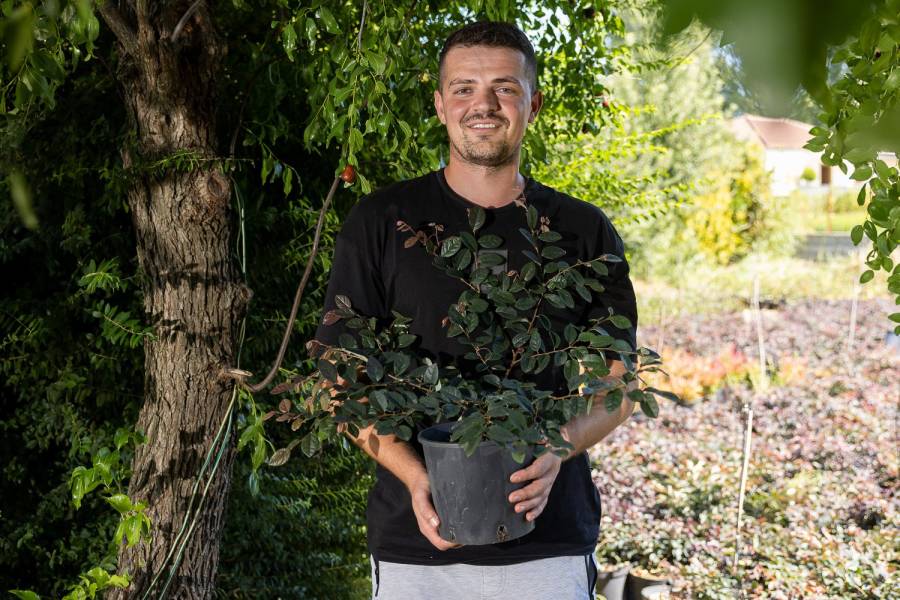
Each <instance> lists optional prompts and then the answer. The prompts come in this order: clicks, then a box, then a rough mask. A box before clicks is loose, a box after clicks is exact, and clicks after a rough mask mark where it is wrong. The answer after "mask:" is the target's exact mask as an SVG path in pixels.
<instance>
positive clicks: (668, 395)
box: [644, 387, 681, 402]
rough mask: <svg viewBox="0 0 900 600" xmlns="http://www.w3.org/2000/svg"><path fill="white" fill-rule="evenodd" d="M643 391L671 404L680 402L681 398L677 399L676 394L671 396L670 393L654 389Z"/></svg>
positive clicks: (649, 388)
mask: <svg viewBox="0 0 900 600" xmlns="http://www.w3.org/2000/svg"><path fill="white" fill-rule="evenodd" d="M644 391H645V392H649V393H651V394H655V395H657V396H661V397H663V398H665V399H667V400H671V401H672V402H681V398H679V397H678V396H677V395H676V394H673V393H672V392H667V391H664V390H658V389H656V388H654V387H646V388H644Z"/></svg>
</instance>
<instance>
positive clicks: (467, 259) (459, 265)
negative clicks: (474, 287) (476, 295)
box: [453, 248, 472, 271]
mask: <svg viewBox="0 0 900 600" xmlns="http://www.w3.org/2000/svg"><path fill="white" fill-rule="evenodd" d="M471 262H472V253H471V252H470V251H469V249H468V248H463V249H462V250H461V251H460V252H459V253H457V255H456V257H455V259H454V261H453V266H454V267H456V269H457V270H459V271H462V270H463V269H465V268H466V267H468V266H469V264H470V263H471Z"/></svg>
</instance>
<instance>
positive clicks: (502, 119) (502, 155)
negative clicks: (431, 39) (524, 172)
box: [434, 46, 543, 167]
mask: <svg viewBox="0 0 900 600" xmlns="http://www.w3.org/2000/svg"><path fill="white" fill-rule="evenodd" d="M443 75H444V77H443V81H442V82H441V89H440V90H437V91H435V92H434V107H435V110H436V111H437V115H438V118H439V119H440V120H441V123H443V124H444V125H445V126H446V127H447V135H448V137H449V138H450V152H451V154H453V155H455V157H456V158H457V159H459V160H462V161H463V162H467V163H470V164H474V165H479V166H484V167H499V166H503V165H506V164H508V163H510V162H513V161H517V160H518V156H519V148H520V147H521V145H522V138H523V137H524V135H525V129H526V128H527V126H528V124H529V123H531V122H533V121H534V118H535V116H537V113H538V111H539V110H540V108H541V103H542V102H543V97H542V94H541V92H532V90H531V85H530V83H529V82H528V75H527V72H526V68H525V56H524V55H523V54H522V53H521V52H519V51H517V50H513V49H512V48H494V47H490V46H470V47H461V46H456V47H454V48H452V49H451V50H450V51H449V52H448V53H447V55H446V56H445V57H444V73H443Z"/></svg>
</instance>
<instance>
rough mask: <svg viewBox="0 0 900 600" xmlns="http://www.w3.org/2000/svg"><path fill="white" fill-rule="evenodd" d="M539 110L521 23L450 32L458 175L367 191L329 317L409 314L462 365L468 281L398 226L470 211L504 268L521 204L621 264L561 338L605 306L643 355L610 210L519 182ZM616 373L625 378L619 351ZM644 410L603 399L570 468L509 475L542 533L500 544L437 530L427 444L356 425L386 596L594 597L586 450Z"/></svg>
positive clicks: (539, 463) (327, 330)
mask: <svg viewBox="0 0 900 600" xmlns="http://www.w3.org/2000/svg"><path fill="white" fill-rule="evenodd" d="M542 103H543V96H542V94H541V92H540V91H539V90H538V89H537V82H536V62H535V55H534V49H533V48H532V46H531V44H530V43H529V41H528V39H527V38H526V37H525V35H524V34H523V33H522V32H521V31H520V30H519V29H517V28H516V27H514V26H512V25H509V24H505V23H495V22H481V23H474V24H472V25H469V26H466V27H464V28H462V29H460V30H458V31H456V32H455V33H453V34H452V35H451V36H450V37H449V38H448V39H447V41H446V42H445V44H444V48H443V50H442V51H441V60H440V81H439V89H438V90H437V91H435V93H434V105H435V109H436V110H437V115H438V117H439V118H440V120H441V123H443V124H444V125H445V126H446V127H447V135H448V138H449V142H450V159H449V163H448V165H447V167H446V168H444V169H442V170H438V171H433V172H431V173H428V174H427V175H424V176H422V177H419V178H416V179H412V180H409V181H404V182H400V183H397V184H394V185H391V186H388V187H386V188H383V189H381V190H378V191H376V192H374V193H373V194H371V195H369V196H368V197H366V198H364V199H363V200H362V201H361V202H360V203H359V204H358V205H357V206H356V207H354V209H353V210H352V211H351V214H350V215H349V216H348V217H347V221H346V222H345V224H344V227H343V229H342V231H341V233H340V235H339V236H338V239H337V244H336V247H335V254H334V263H333V267H332V271H331V280H330V282H329V285H328V291H327V295H326V311H327V310H330V309H332V308H334V298H335V296H336V295H338V294H345V295H347V296H348V297H349V298H350V300H351V301H352V302H353V305H354V307H355V308H356V309H357V310H358V311H360V312H361V313H363V314H367V315H370V316H376V317H381V318H385V319H388V318H389V317H390V316H391V311H392V310H395V311H397V312H399V313H401V314H404V315H406V316H409V317H412V318H413V322H412V323H411V326H410V331H411V333H414V334H416V335H417V336H419V345H418V350H419V351H420V352H423V353H427V354H429V355H431V356H433V357H435V358H437V359H438V360H440V361H447V360H452V359H454V358H455V357H458V356H459V355H460V354H461V353H462V347H461V346H459V345H457V343H456V342H455V341H454V340H453V339H452V338H448V337H447V335H446V329H445V328H444V327H443V325H442V320H443V318H444V317H445V316H446V314H447V308H448V307H449V305H450V304H452V303H453V302H455V301H456V299H457V298H458V296H459V293H460V292H461V291H462V290H461V287H460V286H461V285H462V284H460V283H459V282H457V281H455V280H453V279H451V278H449V277H447V276H446V275H444V274H443V273H441V272H440V271H439V270H438V269H437V268H435V267H434V266H433V265H432V264H431V257H430V256H428V255H427V254H426V253H425V251H424V250H423V249H422V248H421V247H419V246H415V247H413V248H410V249H407V248H404V245H403V242H404V241H405V239H406V235H404V234H402V232H399V231H398V230H397V228H396V224H397V222H398V221H400V220H402V221H405V222H406V223H409V224H410V225H412V226H413V227H414V228H416V229H419V228H424V227H426V226H427V225H428V224H429V223H438V224H441V225H443V227H444V231H443V235H444V236H447V235H451V234H452V233H455V232H457V231H459V230H461V229H463V228H467V212H466V210H467V208H469V207H472V206H476V205H477V206H481V207H483V208H484V209H485V212H486V213H487V219H486V223H485V225H484V227H483V229H482V233H494V234H496V235H499V236H500V237H501V238H503V239H504V245H505V248H506V250H507V268H508V269H514V270H518V269H520V268H521V266H522V264H523V261H524V260H525V259H524V258H522V250H524V249H526V248H525V245H524V244H525V243H526V242H525V240H524V239H523V238H522V236H521V235H520V234H519V233H518V230H519V228H520V227H524V226H525V225H526V224H525V216H524V211H523V210H522V209H521V208H520V207H519V206H517V204H516V202H514V201H515V200H517V199H521V200H524V201H525V202H526V203H528V204H531V205H533V206H535V207H536V208H537V209H538V211H539V213H540V214H541V215H542V216H547V217H549V218H550V222H551V227H552V228H553V230H554V231H559V232H560V233H563V234H564V239H563V241H562V242H560V245H561V246H563V247H564V249H565V250H566V251H567V259H568V260H575V259H578V258H581V259H591V258H595V257H597V256H599V255H600V254H603V253H612V254H616V255H618V256H620V257H622V258H623V261H622V262H620V263H611V264H610V265H609V266H610V275H609V277H608V278H607V279H606V280H604V281H603V284H604V286H605V288H606V289H605V292H604V293H603V294H601V295H598V296H599V297H598V298H596V299H595V301H594V303H593V304H592V305H584V304H582V305H578V306H576V309H575V310H572V311H567V310H559V311H553V314H550V317H551V319H552V320H553V322H554V323H557V324H559V327H560V330H562V327H563V326H564V325H565V323H567V322H573V321H582V322H584V321H586V320H588V319H590V318H592V317H597V316H606V315H607V314H608V311H607V308H608V307H611V308H613V310H614V312H615V313H617V314H622V315H625V316H627V317H628V318H629V319H630V320H631V323H632V325H633V327H632V328H630V329H628V330H622V331H620V330H617V329H614V328H613V329H611V333H612V334H614V335H616V334H618V337H620V339H623V340H626V341H627V342H628V343H629V344H630V345H631V347H632V348H634V347H636V346H635V328H636V326H637V308H636V305H635V298H634V290H633V288H632V285H631V282H630V280H629V278H628V264H627V262H625V261H624V246H623V243H622V239H621V238H620V237H619V235H618V233H617V232H616V230H615V228H614V227H613V225H612V224H611V223H610V221H609V219H608V218H607V217H606V215H604V214H603V212H602V211H601V210H600V209H598V208H596V207H595V206H592V205H590V204H588V203H586V202H582V201H580V200H576V199H574V198H572V197H570V196H567V195H565V194H562V193H560V192H557V191H555V190H553V189H551V188H549V187H547V186H544V185H541V184H540V183H538V182H536V181H534V180H533V179H530V178H527V177H524V176H523V175H522V174H520V173H519V154H520V149H521V144H522V138H523V136H524V134H525V130H526V128H527V127H528V125H529V124H530V123H532V122H534V119H535V118H536V117H537V115H538V112H539V111H540V109H541V105H542ZM341 323H342V322H338V323H337V324H335V325H331V326H326V325H321V326H320V327H319V329H318V331H317V334H316V337H317V339H318V340H319V341H320V342H323V343H325V344H328V345H336V343H337V339H338V335H339V334H340V333H341V331H342V326H341ZM608 358H609V359H611V360H612V362H611V364H610V367H611V370H612V374H613V375H616V376H620V375H621V374H623V373H624V371H625V369H624V367H623V364H622V362H621V360H614V359H617V358H618V355H616V354H613V353H610V354H608ZM545 373H547V374H548V376H549V378H550V379H548V380H547V381H545V382H542V383H545V384H547V385H553V386H556V385H558V384H559V383H560V381H561V379H560V374H559V373H552V372H550V371H549V370H548V371H547V372H545ZM632 410H633V404H632V403H631V402H630V401H629V400H627V398H626V400H625V401H624V402H623V403H622V407H621V409H620V410H619V411H618V412H616V413H608V412H607V411H606V409H605V408H604V406H603V402H602V401H600V402H595V403H594V409H593V411H592V412H591V413H590V414H588V415H584V416H581V417H577V418H575V419H573V420H572V421H571V422H569V423H568V424H567V425H566V427H565V432H564V433H565V436H566V438H567V439H568V441H569V442H570V443H571V444H572V445H573V446H574V447H575V450H574V452H572V453H571V454H570V455H569V456H568V457H567V458H566V459H565V460H563V459H560V458H559V457H557V456H555V455H554V454H552V453H547V454H544V455H543V456H541V457H540V458H539V459H537V460H535V461H534V462H533V463H532V464H531V465H530V466H528V467H527V468H525V469H522V470H520V471H517V472H516V473H514V474H513V475H512V480H513V481H514V482H526V483H527V485H525V486H524V487H523V488H522V489H520V490H518V491H516V492H514V493H512V494H511V495H510V498H509V501H510V502H511V503H514V504H515V510H516V511H517V512H521V513H524V515H525V518H527V519H529V520H534V521H536V522H535V529H534V531H533V532H532V533H530V534H528V535H526V536H524V537H522V538H519V539H517V540H513V541H510V542H505V543H501V544H493V545H487V546H458V545H456V544H453V543H450V542H447V541H445V540H443V539H441V538H440V536H439V535H438V529H437V528H438V524H439V520H438V516H437V514H436V512H435V510H434V506H433V505H432V502H431V495H430V492H429V483H428V477H427V474H426V472H425V466H424V462H423V459H422V451H421V448H420V447H419V446H418V444H417V443H416V442H415V441H414V439H415V438H413V441H412V442H409V443H408V442H403V441H401V440H398V439H396V438H394V437H393V436H381V435H378V434H376V433H375V432H374V431H373V430H372V428H369V429H365V430H362V431H360V434H359V436H358V437H357V438H355V439H354V441H355V443H356V444H357V445H359V446H360V447H361V448H363V449H364V450H365V451H366V452H367V453H368V454H369V455H370V456H371V457H372V458H374V459H375V460H376V461H377V462H378V467H377V482H376V484H375V486H374V488H373V489H372V491H371V493H370V495H369V503H368V510H367V522H368V545H369V550H370V552H371V555H372V566H373V571H372V586H373V587H372V589H373V597H374V598H377V599H379V600H380V599H384V600H421V599H426V598H429V599H430V598H436V599H437V598H439V599H442V600H447V599H455V598H459V599H465V600H470V599H473V598H488V597H490V598H515V599H517V600H525V599H534V600H576V599H577V600H586V599H589V598H593V592H592V590H593V586H594V580H595V577H596V567H595V566H594V562H593V558H592V557H593V551H594V547H595V544H596V540H597V536H598V532H599V523H600V497H599V494H598V493H597V490H596V487H595V486H594V484H593V481H592V480H591V473H590V465H589V461H588V458H587V453H586V452H585V450H586V449H587V448H590V447H591V446H592V445H594V444H596V443H597V442H599V441H600V440H601V439H603V438H604V437H605V436H606V435H608V434H609V432H610V431H612V430H613V429H614V428H615V427H616V426H618V425H619V424H620V423H622V422H623V421H624V420H625V419H627V418H628V416H629V415H630V414H631V412H632Z"/></svg>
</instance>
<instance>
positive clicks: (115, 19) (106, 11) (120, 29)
mask: <svg viewBox="0 0 900 600" xmlns="http://www.w3.org/2000/svg"><path fill="white" fill-rule="evenodd" d="M97 12H99V13H100V15H101V16H102V17H103V20H104V21H105V22H106V25H107V27H109V28H110V29H111V30H112V32H113V33H114V34H115V36H116V39H118V40H119V43H120V44H122V47H123V48H125V52H127V53H128V54H130V55H132V56H136V55H137V49H138V43H137V35H136V34H135V32H134V30H133V29H132V28H131V26H130V25H129V24H128V23H127V22H126V21H125V17H123V16H122V13H121V12H119V9H118V8H116V6H115V5H114V4H113V3H112V0H104V1H103V2H102V3H100V4H99V5H98V6H97Z"/></svg>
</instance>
